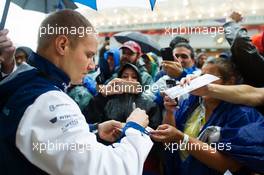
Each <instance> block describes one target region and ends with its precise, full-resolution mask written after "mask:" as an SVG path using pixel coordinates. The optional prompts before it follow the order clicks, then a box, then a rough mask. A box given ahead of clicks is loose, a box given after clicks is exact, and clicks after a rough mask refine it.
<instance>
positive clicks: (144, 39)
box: [113, 32, 160, 55]
mask: <svg viewBox="0 0 264 175" xmlns="http://www.w3.org/2000/svg"><path fill="white" fill-rule="evenodd" d="M113 37H114V38H115V39H116V40H117V41H118V42H120V43H124V42H126V41H129V40H132V41H135V42H137V43H138V44H139V45H140V46H141V49H142V51H143V52H144V53H148V52H154V53H155V54H157V55H160V53H159V51H160V46H159V44H158V43H156V42H155V41H153V40H152V39H151V38H150V37H149V36H148V35H145V34H143V33H140V32H120V33H117V34H115V35H113Z"/></svg>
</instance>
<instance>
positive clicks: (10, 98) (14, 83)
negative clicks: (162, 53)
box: [0, 53, 69, 174]
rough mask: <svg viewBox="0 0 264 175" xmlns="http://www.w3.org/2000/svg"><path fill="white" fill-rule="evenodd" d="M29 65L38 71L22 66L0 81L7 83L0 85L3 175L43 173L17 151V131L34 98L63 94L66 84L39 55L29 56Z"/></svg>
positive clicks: (56, 70) (66, 79) (63, 76)
mask: <svg viewBox="0 0 264 175" xmlns="http://www.w3.org/2000/svg"><path fill="white" fill-rule="evenodd" d="M29 62H30V63H31V64H33V65H34V66H35V67H37V68H38V69H36V68H34V67H31V66H29V65H24V67H25V68H24V71H23V70H22V71H21V72H19V73H18V74H16V75H14V76H12V77H7V78H6V79H5V80H3V81H6V82H5V83H2V82H1V84H0V96H1V102H0V103H1V107H0V109H1V112H0V139H1V143H0V150H1V156H0V169H1V173H3V172H5V173H3V174H45V173H44V172H43V171H41V170H40V169H38V168H37V167H35V166H34V165H32V164H31V163H30V162H29V161H28V160H26V159H25V157H24V156H23V155H22V154H21V153H20V151H19V150H18V149H17V148H16V146H15V136H16V130H17V127H18V124H19V122H20V120H21V118H22V116H23V114H24V112H25V110H26V109H27V107H28V106H30V105H31V104H32V103H33V102H34V101H35V99H36V98H37V97H39V96H40V95H41V94H43V93H45V92H48V91H50V90H57V91H63V90H64V89H65V88H66V85H67V84H68V83H69V78H68V77H67V76H66V74H65V73H63V72H62V71H61V70H59V69H58V68H57V67H56V66H54V65H53V64H51V63H50V62H49V61H47V60H46V59H44V58H42V57H41V56H39V55H37V54H35V53H32V55H31V57H30V58H29ZM21 68H22V67H21ZM50 74H52V77H49V76H50ZM11 162H12V163H11ZM14 165H15V167H14Z"/></svg>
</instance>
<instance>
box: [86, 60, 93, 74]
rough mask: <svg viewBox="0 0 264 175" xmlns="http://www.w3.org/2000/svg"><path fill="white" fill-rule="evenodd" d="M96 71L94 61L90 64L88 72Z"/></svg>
mask: <svg viewBox="0 0 264 175" xmlns="http://www.w3.org/2000/svg"><path fill="white" fill-rule="evenodd" d="M94 69H95V64H94V62H93V61H91V62H90V63H89V64H88V66H87V71H88V72H89V71H92V70H94Z"/></svg>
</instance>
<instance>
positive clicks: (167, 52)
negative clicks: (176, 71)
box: [160, 47, 174, 61]
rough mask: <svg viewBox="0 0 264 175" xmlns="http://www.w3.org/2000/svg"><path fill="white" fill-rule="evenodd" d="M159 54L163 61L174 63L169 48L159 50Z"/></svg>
mask: <svg viewBox="0 0 264 175" xmlns="http://www.w3.org/2000/svg"><path fill="white" fill-rule="evenodd" d="M160 54H161V57H162V59H163V60H166V61H174V58H173V54H172V48H171V47H165V48H162V49H160Z"/></svg>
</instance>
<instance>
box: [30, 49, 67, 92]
mask: <svg viewBox="0 0 264 175" xmlns="http://www.w3.org/2000/svg"><path fill="white" fill-rule="evenodd" d="M28 61H29V64H30V65H32V66H34V67H35V68H37V69H38V70H39V71H40V73H41V74H42V75H43V76H44V77H45V78H47V79H48V80H49V81H51V82H52V83H54V84H55V85H56V86H57V87H58V88H60V89H61V90H63V91H64V90H65V89H66V88H67V85H68V84H69V83H70V78H69V77H68V76H67V75H66V74H65V73H64V72H63V71H62V70H61V69H59V68H58V67H56V66H55V65H54V64H53V63H51V62H50V61H48V60H47V59H46V58H44V57H42V56H40V55H38V54H37V53H35V52H33V53H32V54H31V55H30V57H29V60H28Z"/></svg>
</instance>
